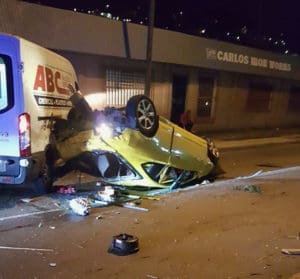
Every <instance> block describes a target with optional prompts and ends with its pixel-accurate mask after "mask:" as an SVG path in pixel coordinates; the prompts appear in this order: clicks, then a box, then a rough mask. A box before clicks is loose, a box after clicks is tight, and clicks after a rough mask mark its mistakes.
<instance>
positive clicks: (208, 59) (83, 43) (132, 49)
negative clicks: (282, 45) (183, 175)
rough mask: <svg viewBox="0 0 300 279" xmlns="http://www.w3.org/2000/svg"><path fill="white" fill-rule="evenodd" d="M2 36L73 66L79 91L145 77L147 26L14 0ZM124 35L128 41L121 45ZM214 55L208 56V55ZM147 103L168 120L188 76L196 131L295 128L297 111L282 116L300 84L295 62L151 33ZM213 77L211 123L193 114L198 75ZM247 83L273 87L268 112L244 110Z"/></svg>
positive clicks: (3, 10)
mask: <svg viewBox="0 0 300 279" xmlns="http://www.w3.org/2000/svg"><path fill="white" fill-rule="evenodd" d="M0 32H6V33H11V34H16V35H19V36H21V37H24V38H26V39H28V40H31V41H33V42H36V43H38V44H40V45H42V46H45V47H47V48H50V49H53V50H55V51H57V52H58V53H60V54H62V55H63V56H65V57H66V58H68V59H69V60H71V62H72V63H73V65H74V67H75V69H76V72H77V74H78V78H79V83H80V87H81V90H82V92H84V93H86V94H88V93H94V92H105V90H106V85H105V83H106V81H105V71H106V69H108V68H121V69H125V70H126V69H127V70H129V69H134V70H137V71H141V72H145V70H146V64H145V58H146V42H147V28H146V27H145V26H141V25H136V24H123V23H122V22H119V21H113V20H108V19H105V18H101V17H96V16H90V15H86V14H80V13H75V12H72V11H65V10H60V9H55V8H50V7H45V6H40V5H34V4H29V3H25V2H20V1H16V0H0ZM126 33H127V34H128V40H126V36H125V35H126ZM218 51H221V52H222V53H225V52H226V53H232V54H233V55H240V56H239V57H242V58H243V59H244V57H246V56H247V57H248V58H250V57H261V58H263V59H266V60H268V61H269V60H276V61H278V62H280V63H282V64H283V65H287V66H288V68H285V69H283V70H282V69H279V70H278V69H277V70H276V69H275V70H274V69H269V68H264V67H257V66H254V65H251V64H250V63H248V64H246V63H240V62H237V61H224V60H223V61H220V59H219V60H218V55H217V54H218ZM211 54H213V55H211ZM153 61H154V63H153V75H152V84H151V98H152V99H153V101H154V103H155V105H156V108H157V111H158V113H159V114H161V115H163V116H165V117H170V115H171V110H172V89H173V88H172V86H173V85H172V80H173V76H174V75H183V76H186V77H187V80H188V84H187V89H186V102H185V106H186V109H191V111H192V116H193V119H194V122H195V130H204V131H205V130H228V129H230V130H232V129H242V128H248V127H260V128H264V127H283V126H292V125H300V111H299V112H297V113H287V106H288V91H289V88H290V86H291V85H298V86H300V85H299V83H300V59H299V58H298V57H290V56H283V55H278V54H274V53H270V52H265V51H261V50H257V49H252V48H247V47H242V46H237V45H233V44H228V43H223V42H218V41H214V40H207V39H203V38H199V37H195V36H190V35H186V34H181V33H178V32H171V31H166V30H160V29H155V30H154V38H153ZM206 74H209V75H212V76H214V77H215V81H216V82H215V88H214V91H215V92H214V93H215V104H214V107H213V115H212V117H211V118H199V117H197V115H196V111H197V99H198V92H199V76H201V75H206ZM251 80H264V81H265V82H270V83H272V86H273V92H272V107H271V111H270V112H267V113H249V112H247V111H246V110H245V104H246V100H247V94H248V85H249V82H250V81H251Z"/></svg>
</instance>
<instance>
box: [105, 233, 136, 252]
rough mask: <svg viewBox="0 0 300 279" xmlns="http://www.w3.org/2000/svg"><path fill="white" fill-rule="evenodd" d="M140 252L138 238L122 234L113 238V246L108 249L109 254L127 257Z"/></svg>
mask: <svg viewBox="0 0 300 279" xmlns="http://www.w3.org/2000/svg"><path fill="white" fill-rule="evenodd" d="M138 250H139V239H138V238H137V237H136V236H133V235H129V234H126V233H122V234H119V235H115V236H113V240H112V244H111V246H110V247H109V248H108V252H109V253H112V254H115V255H118V256H126V255H129V254H132V253H136V252H137V251H138Z"/></svg>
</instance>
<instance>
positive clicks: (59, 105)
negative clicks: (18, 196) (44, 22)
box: [0, 33, 77, 185]
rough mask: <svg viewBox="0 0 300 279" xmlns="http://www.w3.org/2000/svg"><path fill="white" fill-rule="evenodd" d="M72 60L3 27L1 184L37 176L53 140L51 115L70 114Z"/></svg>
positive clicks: (74, 82) (0, 44)
mask: <svg viewBox="0 0 300 279" xmlns="http://www.w3.org/2000/svg"><path fill="white" fill-rule="evenodd" d="M69 84H71V85H72V86H74V87H76V86H77V80H76V75H75V71H74V69H73V66H72V65H71V63H70V62H69V61H68V60H66V59H65V58H63V57H62V56H60V55H58V54H56V53H54V52H52V51H49V50H47V49H45V48H43V47H41V46H38V45H37V44H34V43H32V42H29V41H27V40H25V39H23V38H20V37H18V36H12V35H8V34H1V33H0V185H1V184H22V183H24V182H25V181H26V180H27V179H28V178H30V179H33V178H36V177H38V176H39V175H40V174H41V172H42V169H43V167H44V162H45V148H46V146H47V144H48V142H49V132H50V130H49V129H48V128H47V120H45V119H47V117H49V116H54V117H61V118H66V116H67V113H68V112H69V110H70V107H71V103H70V101H69V98H70V94H71V93H70V92H69V90H68V85H69Z"/></svg>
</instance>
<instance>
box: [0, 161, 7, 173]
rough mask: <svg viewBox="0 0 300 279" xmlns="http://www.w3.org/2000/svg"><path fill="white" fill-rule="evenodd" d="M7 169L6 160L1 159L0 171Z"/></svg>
mask: <svg viewBox="0 0 300 279" xmlns="http://www.w3.org/2000/svg"><path fill="white" fill-rule="evenodd" d="M5 171H6V161H3V160H0V172H5Z"/></svg>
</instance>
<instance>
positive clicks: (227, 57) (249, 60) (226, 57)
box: [206, 48, 292, 72]
mask: <svg viewBox="0 0 300 279" xmlns="http://www.w3.org/2000/svg"><path fill="white" fill-rule="evenodd" d="M206 58H207V59H209V60H217V61H221V62H225V63H235V64H243V65H250V66H253V67H260V68H266V69H271V70H277V71H286V72H290V71H291V70H292V65H291V64H289V63H283V62H279V61H273V60H269V59H266V58H263V57H255V56H248V55H245V54H242V53H236V52H230V51H222V50H216V49H212V48H207V49H206Z"/></svg>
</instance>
